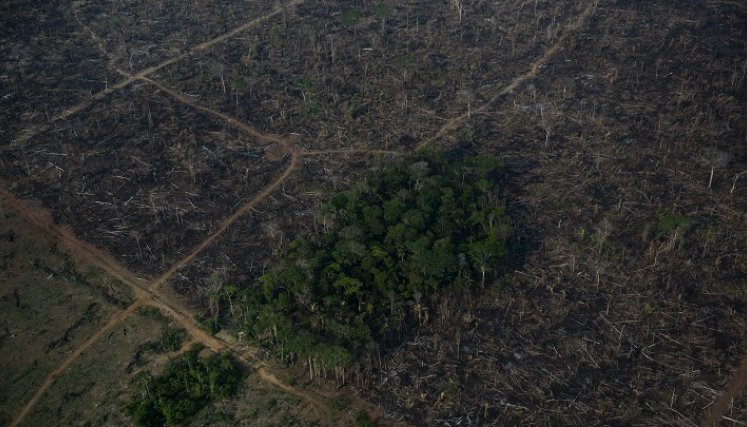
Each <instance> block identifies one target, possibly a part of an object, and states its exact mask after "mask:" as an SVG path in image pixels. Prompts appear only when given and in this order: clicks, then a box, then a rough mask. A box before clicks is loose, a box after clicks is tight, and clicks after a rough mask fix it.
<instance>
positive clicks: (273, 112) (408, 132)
mask: <svg viewBox="0 0 747 427" xmlns="http://www.w3.org/2000/svg"><path fill="white" fill-rule="evenodd" d="M459 3H460V4H462V2H459ZM577 13H578V10H577V9H576V7H575V5H574V4H573V2H546V1H542V2H534V4H533V5H531V6H530V5H529V4H527V3H524V4H522V5H521V6H518V7H517V5H516V4H514V3H513V2H492V3H489V4H488V3H485V2H481V3H479V4H477V3H475V4H473V3H467V2H464V3H463V10H462V11H461V12H459V11H456V10H454V9H453V8H451V7H448V6H447V5H446V4H445V3H439V2H419V1H406V2H376V3H370V2H362V1H355V2H349V1H331V2H330V1H318V0H313V1H306V2H304V3H303V4H302V5H299V6H298V7H297V8H296V10H295V13H293V14H291V15H288V16H286V15H282V16H276V17H274V18H272V19H270V20H267V21H265V22H263V23H262V24H261V25H259V26H257V27H255V28H252V29H250V30H249V31H247V32H245V33H244V34H242V36H241V37H237V38H234V39H231V40H227V41H225V42H223V43H220V44H217V45H216V46H214V47H213V48H212V49H210V50H209V51H205V52H204V53H201V54H199V55H195V56H194V57H191V58H189V59H185V60H183V61H180V62H177V63H175V64H172V65H170V66H168V67H166V68H164V69H163V70H161V71H159V72H158V73H157V74H156V75H157V77H158V79H160V80H161V81H163V82H164V83H165V84H166V85H168V86H171V87H174V88H177V89H178V90H180V91H182V92H185V93H190V94H195V95H197V96H199V97H200V100H201V103H202V104H204V105H207V106H210V107H211V108H217V109H219V110H221V111H223V112H226V113H229V114H232V115H234V116H236V117H239V118H241V119H242V120H246V121H248V122H251V123H254V124H255V125H256V126H257V127H259V128H260V129H263V130H266V131H270V132H275V133H287V132H298V133H302V134H304V135H307V136H308V137H309V138H307V139H306V141H305V144H308V146H306V145H304V148H312V149H335V148H337V149H339V148H349V147H357V148H380V149H402V148H411V147H412V146H414V144H416V143H417V142H420V141H421V140H423V139H426V138H430V137H432V136H433V134H435V133H436V132H437V131H438V129H439V128H440V126H441V125H442V124H443V123H444V122H445V121H446V120H447V119H449V118H451V117H453V116H456V115H459V114H462V113H463V112H465V111H469V110H470V108H475V106H477V105H480V104H483V103H484V102H485V101H486V100H487V99H490V98H491V97H492V95H493V93H494V92H495V91H497V90H498V89H499V88H500V87H501V86H503V85H505V84H507V82H508V81H510V79H511V78H513V77H514V76H515V75H517V74H520V73H521V72H523V71H524V70H526V69H527V68H528V67H529V65H530V64H531V63H532V62H533V61H534V60H535V59H536V58H537V57H538V56H539V55H540V54H541V53H542V51H543V50H544V49H545V48H546V47H547V46H549V45H551V44H552V43H554V42H555V41H557V40H558V39H559V38H560V37H563V36H565V35H566V34H565V30H564V26H565V24H566V23H567V22H568V21H570V20H571V19H573V17H574V16H575V15H576V14H577Z"/></svg>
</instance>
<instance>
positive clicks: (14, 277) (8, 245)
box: [0, 204, 132, 424]
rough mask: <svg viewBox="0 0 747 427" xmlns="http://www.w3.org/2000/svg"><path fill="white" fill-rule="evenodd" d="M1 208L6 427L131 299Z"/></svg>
mask: <svg viewBox="0 0 747 427" xmlns="http://www.w3.org/2000/svg"><path fill="white" fill-rule="evenodd" d="M0 206H1V207H2V210H1V211H0V236H2V237H1V240H0V258H1V260H0V362H1V363H0V389H2V390H3V392H2V393H1V394H0V397H1V398H0V424H6V423H8V422H10V420H11V418H12V417H13V415H14V414H15V413H16V412H17V411H18V410H19V409H20V407H21V406H22V405H23V404H24V403H25V402H26V401H27V400H28V399H30V398H31V396H32V395H33V394H34V392H35V391H36V389H37V387H38V386H39V385H40V384H41V383H42V381H43V380H44V378H45V377H46V376H47V374H49V373H50V372H52V371H53V370H54V369H55V368H56V367H57V366H58V365H59V364H60V363H61V362H62V360H64V358H65V357H66V354H67V353H69V352H70V351H71V350H72V349H74V348H76V346H78V345H79V344H81V343H82V342H83V341H85V340H86V339H87V338H88V336H89V335H90V334H91V333H92V332H93V331H95V330H96V329H97V328H99V327H100V326H101V325H103V324H104V323H106V321H107V320H108V318H109V317H110V316H111V315H112V314H113V313H115V312H117V311H118V310H120V309H121V308H122V307H124V306H127V305H128V304H129V303H130V302H131V301H132V294H131V292H130V291H129V289H127V287H125V286H123V285H122V284H120V283H118V282H117V281H115V280H113V279H111V278H109V277H108V276H106V275H104V274H103V273H101V272H100V271H98V270H96V269H93V268H90V267H87V266H85V265H80V264H78V263H76V261H75V259H73V258H72V257H70V256H69V255H67V254H66V253H64V252H63V251H61V250H60V249H58V248H57V246H56V244H55V242H53V241H52V240H50V239H48V238H47V237H46V236H45V235H43V234H41V233H40V232H39V231H38V230H37V229H35V228H34V227H33V226H30V225H29V224H28V223H27V222H26V221H25V220H24V219H23V218H21V217H19V216H18V215H17V214H16V213H15V212H12V211H10V210H8V209H7V206H3V205H1V204H0Z"/></svg>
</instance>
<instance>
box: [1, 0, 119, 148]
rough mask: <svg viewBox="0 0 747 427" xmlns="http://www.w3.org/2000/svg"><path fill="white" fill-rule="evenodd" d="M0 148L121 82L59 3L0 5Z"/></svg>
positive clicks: (15, 0) (13, 0)
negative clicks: (23, 132) (93, 94)
mask: <svg viewBox="0 0 747 427" xmlns="http://www.w3.org/2000/svg"><path fill="white" fill-rule="evenodd" d="M0 39H1V40H2V41H3V42H2V43H0V145H6V144H9V143H10V142H11V141H13V140H14V139H15V138H16V136H18V134H19V133H20V132H21V131H22V130H24V129H28V128H29V127H33V126H36V125H41V124H44V123H46V122H47V121H49V120H51V119H53V118H54V117H55V116H57V115H58V114H60V113H61V112H62V111H64V110H65V109H66V108H69V107H71V106H73V105H75V104H77V103H78V102H80V101H82V100H85V99H88V98H89V97H90V96H91V94H92V93H94V92H98V91H101V90H104V89H105V88H107V87H109V86H111V85H113V84H115V83H117V82H118V81H120V80H122V77H121V76H120V75H118V74H117V73H115V72H113V71H112V70H111V69H109V68H107V66H106V59H107V58H105V57H104V56H103V55H101V54H100V53H99V52H98V51H97V50H96V48H95V44H94V42H93V40H91V38H90V36H89V34H88V33H87V32H86V31H85V30H84V29H82V28H80V27H78V26H76V25H75V23H74V21H73V13H72V10H71V9H70V7H69V6H65V5H63V4H62V3H59V2H47V1H30V2H29V1H21V0H8V1H3V3H2V5H0Z"/></svg>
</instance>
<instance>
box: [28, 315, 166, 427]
mask: <svg viewBox="0 0 747 427" xmlns="http://www.w3.org/2000/svg"><path fill="white" fill-rule="evenodd" d="M162 325H163V320H162V319H160V318H158V316H157V315H155V316H154V315H153V314H152V312H148V311H145V312H144V311H142V309H141V311H139V312H136V313H135V314H133V315H131V316H130V317H129V318H127V319H126V320H125V321H123V322H122V323H120V324H119V325H117V327H115V328H113V329H112V330H111V331H110V332H109V333H108V334H107V335H106V337H104V338H103V339H102V340H100V341H99V342H97V343H96V344H94V345H93V346H91V347H90V348H89V349H88V350H86V351H85V352H84V353H83V354H82V355H81V357H80V358H79V359H78V360H77V361H76V362H75V363H74V364H73V365H72V366H70V367H69V368H68V369H67V370H66V371H64V372H63V373H62V374H61V375H60V376H59V377H58V378H57V379H56V380H55V382H54V384H53V385H52V386H51V387H50V388H49V389H48V390H47V392H46V393H45V394H44V395H43V396H42V397H41V399H39V401H38V402H37V404H36V405H35V406H34V408H33V409H32V410H31V412H30V413H29V414H28V416H27V417H26V419H25V420H24V422H23V423H22V424H21V425H27V426H38V425H90V426H97V425H121V426H127V425H132V420H131V419H130V418H129V416H128V415H127V413H126V412H125V408H126V405H127V404H128V403H129V400H130V395H131V393H132V389H131V387H130V383H131V382H132V381H133V380H134V376H135V375H136V374H137V373H138V372H139V371H141V370H142V369H147V370H153V371H158V369H159V368H160V367H162V365H163V364H164V363H165V362H166V361H167V360H168V357H167V356H165V355H158V354H154V352H153V351H146V350H145V349H146V348H149V347H148V346H147V345H146V343H148V342H155V341H158V338H159V333H160V331H161V328H162Z"/></svg>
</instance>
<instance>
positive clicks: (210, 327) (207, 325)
mask: <svg viewBox="0 0 747 427" xmlns="http://www.w3.org/2000/svg"><path fill="white" fill-rule="evenodd" d="M195 321H196V322H197V324H198V325H200V327H201V328H202V329H203V330H205V331H207V332H208V333H210V335H215V334H217V333H218V332H219V331H220V329H221V327H220V321H218V319H215V318H205V317H204V316H201V315H199V314H198V315H195Z"/></svg>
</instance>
